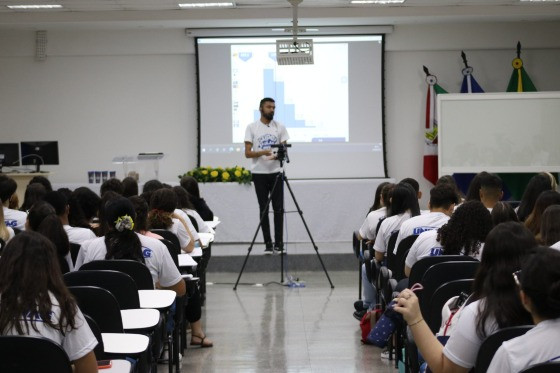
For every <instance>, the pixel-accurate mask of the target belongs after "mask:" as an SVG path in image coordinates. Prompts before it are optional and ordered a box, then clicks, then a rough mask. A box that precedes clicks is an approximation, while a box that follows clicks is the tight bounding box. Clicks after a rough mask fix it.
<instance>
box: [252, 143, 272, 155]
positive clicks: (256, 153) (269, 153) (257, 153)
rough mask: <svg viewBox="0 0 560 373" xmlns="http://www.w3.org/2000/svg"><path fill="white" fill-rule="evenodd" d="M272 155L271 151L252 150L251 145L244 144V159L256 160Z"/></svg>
mask: <svg viewBox="0 0 560 373" xmlns="http://www.w3.org/2000/svg"><path fill="white" fill-rule="evenodd" d="M263 155H264V156H270V155H272V150H271V149H264V150H253V144H252V143H250V142H247V141H246V142H245V158H258V157H262V156H263Z"/></svg>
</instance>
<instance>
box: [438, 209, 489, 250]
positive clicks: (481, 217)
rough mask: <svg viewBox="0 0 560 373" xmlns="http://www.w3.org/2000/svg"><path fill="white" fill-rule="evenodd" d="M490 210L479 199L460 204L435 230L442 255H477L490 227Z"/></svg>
mask: <svg viewBox="0 0 560 373" xmlns="http://www.w3.org/2000/svg"><path fill="white" fill-rule="evenodd" d="M492 227H493V225H492V217H491V216H490V212H489V211H488V209H487V208H486V207H484V205H483V204H482V202H480V201H468V202H465V203H463V204H462V205H460V206H459V207H458V208H457V210H455V212H454V213H453V215H451V218H450V219H449V221H448V222H447V224H445V225H444V226H442V227H441V228H440V229H438V232H437V240H438V241H439V242H440V243H441V245H442V246H443V254H444V255H460V254H464V255H469V256H474V255H477V254H478V252H479V250H480V246H481V243H482V242H484V240H485V239H486V236H487V235H488V232H490V230H491V229H492Z"/></svg>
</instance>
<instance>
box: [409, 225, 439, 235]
mask: <svg viewBox="0 0 560 373" xmlns="http://www.w3.org/2000/svg"><path fill="white" fill-rule="evenodd" d="M434 229H436V227H416V228H414V229H413V230H412V234H420V233H422V232H427V231H433V230H434Z"/></svg>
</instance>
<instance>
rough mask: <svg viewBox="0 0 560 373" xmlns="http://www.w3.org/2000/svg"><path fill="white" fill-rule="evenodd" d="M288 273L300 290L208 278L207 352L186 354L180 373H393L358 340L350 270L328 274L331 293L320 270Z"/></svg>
mask: <svg viewBox="0 0 560 373" xmlns="http://www.w3.org/2000/svg"><path fill="white" fill-rule="evenodd" d="M293 275H294V277H299V279H300V280H301V281H305V283H306V287H304V288H289V287H287V286H282V285H280V284H279V281H280V274H279V273H245V274H244V275H243V278H242V282H241V283H240V285H239V286H238V288H237V290H236V291H234V290H233V285H234V283H235V281H236V280H237V273H208V275H207V276H208V278H207V281H208V282H210V283H212V284H209V285H208V287H207V300H206V306H205V307H204V308H203V322H204V325H205V329H206V333H207V335H208V337H210V338H212V339H213V341H214V347H213V348H204V349H201V348H198V347H196V348H195V347H193V348H189V349H187V350H186V351H185V356H184V357H183V363H182V372H189V373H191V372H192V373H197V372H384V373H385V372H396V370H395V369H394V367H393V362H388V361H387V360H381V358H380V349H378V348H376V347H372V346H365V345H362V344H361V342H360V340H359V335H360V333H359V325H358V321H356V320H355V319H354V318H353V317H352V312H353V311H354V309H353V302H354V301H355V300H356V299H357V276H356V273H355V272H346V271H332V272H330V273H329V275H330V277H331V279H332V282H333V284H334V286H335V288H334V289H331V288H330V285H329V283H328V280H327V278H326V276H325V273H324V272H303V273H297V274H293ZM274 281H276V282H274ZM254 283H258V284H259V285H253V284H254ZM158 371H159V372H166V371H167V366H163V365H162V366H159V369H158Z"/></svg>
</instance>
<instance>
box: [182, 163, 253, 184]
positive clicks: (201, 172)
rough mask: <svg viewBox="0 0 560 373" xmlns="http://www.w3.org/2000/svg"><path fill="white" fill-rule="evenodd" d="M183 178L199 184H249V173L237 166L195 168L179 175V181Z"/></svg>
mask: <svg viewBox="0 0 560 373" xmlns="http://www.w3.org/2000/svg"><path fill="white" fill-rule="evenodd" d="M183 176H192V177H194V178H195V179H196V181H198V182H200V183H233V182H237V183H239V184H250V183H251V171H249V170H247V169H245V167H239V166H235V167H226V168H222V167H197V168H194V169H192V170H190V171H188V172H187V173H185V174H183V175H179V179H180V178H182V177H183Z"/></svg>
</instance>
